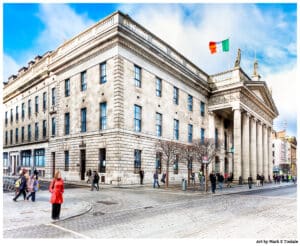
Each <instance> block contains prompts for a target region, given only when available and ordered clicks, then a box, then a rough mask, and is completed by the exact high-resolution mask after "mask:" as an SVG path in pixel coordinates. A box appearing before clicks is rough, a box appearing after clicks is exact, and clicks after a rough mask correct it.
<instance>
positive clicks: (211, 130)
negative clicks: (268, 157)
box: [208, 111, 215, 139]
mask: <svg viewBox="0 0 300 246" xmlns="http://www.w3.org/2000/svg"><path fill="white" fill-rule="evenodd" d="M208 138H212V139H214V138H215V115H214V112H213V111H209V112H208Z"/></svg>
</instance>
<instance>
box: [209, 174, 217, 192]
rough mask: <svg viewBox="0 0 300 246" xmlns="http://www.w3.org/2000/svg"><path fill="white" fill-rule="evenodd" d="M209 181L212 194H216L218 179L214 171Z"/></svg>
mask: <svg viewBox="0 0 300 246" xmlns="http://www.w3.org/2000/svg"><path fill="white" fill-rule="evenodd" d="M209 180H210V183H211V191H212V193H215V190H216V184H217V178H216V175H215V173H214V171H212V172H211V173H210V175H209Z"/></svg>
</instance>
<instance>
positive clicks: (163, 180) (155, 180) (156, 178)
mask: <svg viewBox="0 0 300 246" xmlns="http://www.w3.org/2000/svg"><path fill="white" fill-rule="evenodd" d="M142 172H143V178H144V171H142ZM166 177H167V174H166V172H163V174H162V176H161V179H160V181H161V182H162V183H163V184H165V183H166ZM158 180H159V177H158V171H155V172H154V174H153V188H155V187H156V185H157V187H158V188H160V185H159V182H158ZM141 184H142V183H141Z"/></svg>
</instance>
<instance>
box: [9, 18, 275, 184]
mask: <svg viewBox="0 0 300 246" xmlns="http://www.w3.org/2000/svg"><path fill="white" fill-rule="evenodd" d="M240 59H241V58H240V52H239V58H238V59H237V61H236V63H235V64H236V66H235V67H234V68H233V69H230V70H228V71H225V72H222V73H219V74H215V75H208V74H206V73H205V72H204V71H203V70H201V69H200V68H198V67H197V66H196V65H195V64H193V63H192V62H191V61H189V60H188V59H187V58H185V57H184V56H183V55H181V54H180V53H179V52H178V51H176V50H175V49H174V48H172V47H171V46H170V45H168V44H167V43H165V42H164V41H162V40H161V39H160V38H159V37H157V36H155V35H154V34H152V33H151V32H150V31H148V30H146V29H145V28H144V27H142V26H141V25H140V24H138V23H137V22H135V21H134V20H132V19H131V18H130V17H129V16H128V15H124V14H122V13H121V12H116V13H113V14H112V15H110V16H108V17H106V18H105V19H103V20H101V21H99V22H98V23H96V24H95V25H93V26H92V27H90V28H88V29H87V30H85V31H84V32H83V33H80V34H79V35H77V36H75V37H73V38H72V39H71V40H69V41H67V42H65V43H64V44H62V45H61V46H59V47H58V48H57V49H56V50H54V51H52V52H47V53H46V54H44V55H43V56H37V57H36V58H35V59H34V60H33V61H31V62H29V63H28V66H27V67H23V68H21V69H20V70H19V72H18V74H17V75H12V76H11V77H10V78H9V81H8V83H5V85H4V91H3V97H4V98H3V102H4V120H3V121H4V150H3V163H4V165H3V171H4V173H5V174H6V173H7V174H12V173H17V172H18V169H20V168H28V169H29V170H33V168H37V170H38V171H39V172H40V173H41V175H42V176H44V177H47V178H51V177H52V176H53V174H54V172H55V170H56V169H60V170H61V172H62V175H63V177H64V178H65V179H67V180H84V179H85V178H86V177H85V175H86V170H88V169H92V170H97V171H98V172H99V173H100V174H101V181H103V182H105V183H114V182H115V181H117V180H119V181H120V182H121V183H124V184H133V183H138V182H139V170H140V169H143V170H144V171H145V182H152V174H153V172H154V171H155V170H157V171H159V173H161V172H162V169H163V168H164V165H165V163H163V161H162V159H161V155H160V153H157V152H156V149H155V143H156V142H157V140H158V139H164V140H172V141H177V142H180V143H183V144H189V142H191V141H192V140H195V139H202V138H212V139H215V140H218V141H216V142H221V143H222V145H221V150H220V152H219V153H218V155H217V156H216V158H215V159H214V160H213V162H212V165H210V170H215V171H216V172H223V173H230V172H233V174H234V179H235V180H238V179H239V177H242V178H243V180H244V181H246V180H247V178H248V177H249V175H252V177H253V178H254V179H255V178H256V174H257V173H260V174H264V175H265V177H268V175H271V176H272V173H273V163H272V138H271V134H272V131H273V130H272V124H273V119H274V118H275V117H277V115H278V111H277V108H276V106H275V103H274V101H273V99H272V95H271V93H270V91H269V89H268V86H267V84H266V82H264V81H261V80H260V76H259V74H258V70H257V68H258V64H257V62H255V64H254V65H255V66H254V73H253V76H252V77H250V76H248V75H247V74H246V73H245V72H244V71H243V70H242V69H241V67H240V66H239V63H240ZM200 167H201V163H197V162H196V161H195V162H193V163H186V162H185V161H182V160H178V161H177V162H176V163H174V165H173V170H171V172H170V180H171V181H174V182H175V181H178V182H180V181H181V179H182V178H186V176H187V174H188V171H193V172H197V171H198V170H199V169H200Z"/></svg>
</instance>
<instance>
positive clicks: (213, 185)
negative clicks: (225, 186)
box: [211, 183, 217, 193]
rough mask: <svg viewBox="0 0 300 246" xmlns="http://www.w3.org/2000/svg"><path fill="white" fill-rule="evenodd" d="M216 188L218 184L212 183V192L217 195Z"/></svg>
mask: <svg viewBox="0 0 300 246" xmlns="http://www.w3.org/2000/svg"><path fill="white" fill-rule="evenodd" d="M216 186H217V184H216V183H211V191H212V193H215V190H216Z"/></svg>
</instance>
